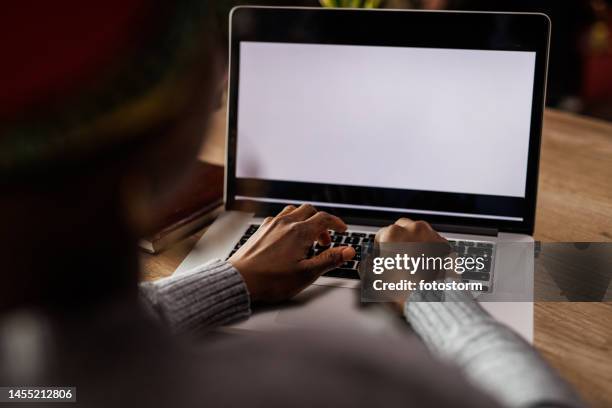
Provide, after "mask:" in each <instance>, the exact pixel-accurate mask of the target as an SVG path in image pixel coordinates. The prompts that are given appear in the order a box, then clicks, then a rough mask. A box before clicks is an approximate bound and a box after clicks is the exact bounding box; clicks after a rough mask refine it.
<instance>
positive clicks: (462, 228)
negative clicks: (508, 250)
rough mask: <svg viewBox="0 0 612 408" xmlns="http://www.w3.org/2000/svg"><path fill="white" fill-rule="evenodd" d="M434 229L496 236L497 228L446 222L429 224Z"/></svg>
mask: <svg viewBox="0 0 612 408" xmlns="http://www.w3.org/2000/svg"><path fill="white" fill-rule="evenodd" d="M431 226H432V227H433V228H434V229H435V230H436V231H441V232H454V233H457V234H470V235H486V236H491V237H494V236H497V234H498V233H499V230H498V229H497V228H490V227H475V226H470V225H447V224H431Z"/></svg>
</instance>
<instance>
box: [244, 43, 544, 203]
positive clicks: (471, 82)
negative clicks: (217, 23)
mask: <svg viewBox="0 0 612 408" xmlns="http://www.w3.org/2000/svg"><path fill="white" fill-rule="evenodd" d="M535 57H536V53H535V52H519V51H489V50H464V49H443V48H406V47H384V46H355V45H324V44H293V43H268V42H266V43H264V42H241V44H240V70H239V83H240V87H239V94H238V123H237V130H238V138H237V152H236V154H237V156H236V177H238V178H250V179H261V180H278V181H294V182H306V183H323V184H334V185H352V186H375V187H382V188H395V189H407V190H424V191H437V192H451V193H467V194H479V195H495V196H507V197H521V198H522V197H525V183H526V176H527V157H528V145H529V134H530V122H531V103H532V92H533V82H534V69H535Z"/></svg>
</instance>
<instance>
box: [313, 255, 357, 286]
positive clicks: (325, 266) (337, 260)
mask: <svg viewBox="0 0 612 408" xmlns="http://www.w3.org/2000/svg"><path fill="white" fill-rule="evenodd" d="M354 257H355V249H354V248H353V247H337V248H330V249H328V250H326V251H323V252H321V253H320V254H319V255H317V256H315V257H314V258H310V259H304V260H303V261H302V262H301V266H302V268H304V271H305V272H306V276H307V277H308V279H309V280H314V279H316V278H318V277H319V276H321V275H322V274H324V273H325V272H327V271H330V270H332V269H335V268H337V267H339V266H340V265H342V264H343V263H344V262H346V261H350V260H351V259H353V258H354Z"/></svg>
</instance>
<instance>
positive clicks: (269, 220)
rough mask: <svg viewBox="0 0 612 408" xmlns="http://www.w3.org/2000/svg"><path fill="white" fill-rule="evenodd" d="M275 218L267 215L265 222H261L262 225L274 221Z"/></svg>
mask: <svg viewBox="0 0 612 408" xmlns="http://www.w3.org/2000/svg"><path fill="white" fill-rule="evenodd" d="M273 219H274V217H266V218H264V220H263V222H262V223H261V226H262V227H265V226H266V225H268V224H269V223H270V222H272V220H273Z"/></svg>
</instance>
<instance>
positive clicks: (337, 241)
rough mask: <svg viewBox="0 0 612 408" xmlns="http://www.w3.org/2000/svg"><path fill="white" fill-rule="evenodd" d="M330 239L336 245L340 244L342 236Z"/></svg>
mask: <svg viewBox="0 0 612 408" xmlns="http://www.w3.org/2000/svg"><path fill="white" fill-rule="evenodd" d="M331 239H332V242H334V243H337V244H338V243H340V242H342V239H343V236H342V235H334V236H332V237H331Z"/></svg>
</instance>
